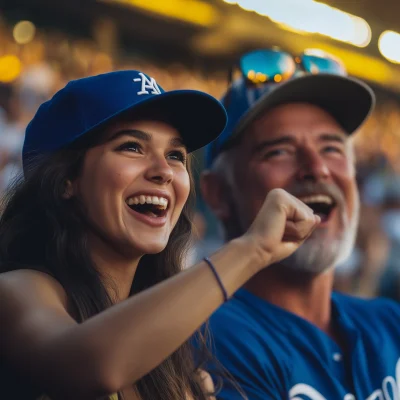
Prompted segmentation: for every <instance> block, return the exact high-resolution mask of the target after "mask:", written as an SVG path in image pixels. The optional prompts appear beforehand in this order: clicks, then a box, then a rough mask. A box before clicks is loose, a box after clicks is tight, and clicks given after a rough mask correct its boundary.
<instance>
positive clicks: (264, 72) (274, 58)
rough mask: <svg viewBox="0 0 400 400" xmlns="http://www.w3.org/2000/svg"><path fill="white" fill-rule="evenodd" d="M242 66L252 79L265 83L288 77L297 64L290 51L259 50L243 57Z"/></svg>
mask: <svg viewBox="0 0 400 400" xmlns="http://www.w3.org/2000/svg"><path fill="white" fill-rule="evenodd" d="M240 68H241V70H242V73H243V75H244V76H245V77H247V79H249V80H250V81H252V82H254V83H263V82H267V81H275V82H280V81H281V80H284V79H287V78H288V77H290V76H292V75H293V73H294V71H295V69H296V66H295V63H294V61H293V58H292V57H291V56H290V55H289V54H288V53H285V52H283V51H279V50H257V51H253V52H251V53H247V54H245V55H244V56H243V57H242V58H241V60H240Z"/></svg>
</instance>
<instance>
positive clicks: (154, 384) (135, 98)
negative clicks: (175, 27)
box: [0, 71, 318, 400]
mask: <svg viewBox="0 0 400 400" xmlns="http://www.w3.org/2000/svg"><path fill="white" fill-rule="evenodd" d="M225 123H226V114H225V111H224V109H223V108H222V106H221V105H220V103H219V102H218V101H216V100H215V99H213V98H212V97H210V96H208V95H206V94H204V93H201V92H195V91H174V92H164V91H163V90H162V89H161V88H160V87H159V86H158V85H157V83H156V82H155V81H154V79H152V78H150V77H148V76H146V75H145V74H143V73H141V72H138V71H120V72H114V73H109V74H103V75H99V76H96V77H90V78H85V79H81V80H77V81H73V82H70V83H69V84H68V85H67V86H66V87H65V88H64V89H62V90H61V91H60V92H58V93H57V94H56V95H55V96H54V97H53V98H52V99H51V100H50V101H48V102H46V103H44V104H43V105H42V106H41V107H40V108H39V110H38V112H37V113H36V115H35V117H34V118H33V120H32V121H31V123H30V124H29V125H28V127H27V130H26V136H25V143H24V148H23V166H24V178H25V179H24V180H23V181H22V182H21V183H20V184H18V185H17V186H16V188H15V189H14V191H12V192H11V193H10V195H9V196H8V199H7V200H6V202H5V205H4V212H3V215H2V218H1V221H0V263H1V264H0V265H1V271H3V272H5V273H3V274H1V275H0V304H1V307H0V360H1V361H0V363H1V364H0V382H1V391H2V392H1V393H2V397H4V398H12V399H13V400H15V399H24V400H27V399H35V398H37V397H38V396H40V395H42V394H46V395H47V396H49V397H50V398H52V399H74V400H77V399H85V400H87V399H97V398H106V397H107V396H113V398H116V395H115V393H118V396H119V397H120V398H123V399H148V400H155V399H163V400H177V399H196V400H197V399H206V398H210V397H209V396H210V394H209V393H208V392H209V388H207V387H206V386H207V385H205V381H204V380H203V376H204V374H202V373H201V371H199V369H198V365H195V363H194V361H193V357H192V352H191V349H190V346H189V343H188V339H189V338H190V337H191V336H192V335H193V333H194V332H195V331H196V330H197V329H198V328H199V326H200V325H201V324H202V323H203V322H204V321H206V319H207V318H208V317H209V316H210V315H211V313H212V312H213V311H215V309H216V308H217V307H218V306H219V305H221V303H222V301H223V300H224V299H225V300H226V299H227V298H228V296H230V295H231V294H232V293H233V292H234V291H235V290H237V289H238V288H239V287H240V286H241V285H243V284H244V283H245V282H246V280H248V279H249V278H250V277H251V276H252V275H254V274H255V273H257V272H258V271H259V270H261V269H262V268H264V267H265V266H268V265H269V264H271V263H273V262H276V261H277V260H280V259H281V258H284V257H286V256H288V255H289V254H290V253H292V252H293V251H294V250H295V249H296V248H297V247H298V246H299V245H300V244H301V243H302V241H303V240H304V239H305V238H306V237H307V236H308V235H309V234H310V233H311V231H312V230H313V228H314V227H315V225H316V224H317V223H318V217H315V216H314V215H313V213H312V211H311V210H310V209H309V208H308V207H307V206H305V205H304V204H303V203H301V202H300V201H298V200H297V199H295V198H293V197H291V196H290V195H289V194H287V193H285V192H283V191H281V190H278V191H274V192H271V193H270V194H269V195H268V197H267V199H266V201H265V204H264V206H263V208H262V210H261V211H260V215H259V216H258V217H257V219H256V220H255V221H254V223H253V226H252V227H251V229H250V230H249V232H248V233H247V234H246V235H244V236H242V237H240V238H238V239H235V240H233V241H232V242H230V243H229V244H227V245H226V246H225V247H224V248H222V249H221V250H220V251H219V252H217V253H216V254H214V255H213V256H212V257H210V259H207V260H205V261H203V262H201V263H199V264H198V265H196V266H194V267H191V268H189V269H188V270H186V271H184V272H182V273H179V274H177V272H179V271H180V268H181V261H182V258H183V256H184V249H185V247H186V246H187V244H188V240H189V236H190V226H191V224H190V209H191V205H190V204H191V199H192V193H191V190H192V184H191V177H190V172H189V171H190V168H189V164H190V154H188V153H190V152H191V151H193V150H195V149H197V148H199V147H201V146H204V145H205V144H207V143H208V142H210V141H211V140H213V139H215V138H216V137H217V136H218V134H219V133H220V132H221V131H222V130H223V128H224V126H225ZM172 276H173V277H172ZM161 281H164V282H162V283H159V282H161ZM157 283H158V284H157ZM139 292H140V293H139ZM21 382H22V384H21ZM113 393H114V395H113Z"/></svg>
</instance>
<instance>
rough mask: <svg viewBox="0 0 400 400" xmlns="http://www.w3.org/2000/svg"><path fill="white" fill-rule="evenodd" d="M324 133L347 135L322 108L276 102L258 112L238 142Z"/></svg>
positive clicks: (313, 135)
mask: <svg viewBox="0 0 400 400" xmlns="http://www.w3.org/2000/svg"><path fill="white" fill-rule="evenodd" d="M327 133H329V134H336V135H341V136H343V138H344V139H346V138H347V137H348V135H347V134H346V132H345V131H344V129H343V128H342V127H341V126H340V124H339V123H338V122H337V121H336V120H335V118H334V117H333V116H332V115H330V114H329V113H328V112H326V111H325V110H323V109H322V108H320V107H317V106H314V105H311V104H307V103H293V104H285V105H280V106H278V107H275V108H274V109H272V110H269V111H267V112H265V113H264V114H262V115H261V116H260V117H259V118H258V119H257V120H255V121H254V122H253V123H252V124H251V125H250V126H249V127H248V129H247V130H246V131H245V132H243V137H242V142H243V141H246V142H254V141H260V140H267V139H276V138H279V137H282V136H293V138H296V137H298V136H301V135H307V136H309V137H313V138H319V137H320V136H321V135H323V134H327Z"/></svg>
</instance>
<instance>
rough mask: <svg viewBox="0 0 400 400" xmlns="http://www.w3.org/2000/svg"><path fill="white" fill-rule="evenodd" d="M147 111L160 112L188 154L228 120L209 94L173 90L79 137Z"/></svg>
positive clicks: (101, 122) (205, 143)
mask: <svg viewBox="0 0 400 400" xmlns="http://www.w3.org/2000/svg"><path fill="white" fill-rule="evenodd" d="M149 109H154V111H155V115H156V114H157V112H158V111H160V113H161V115H162V116H163V119H165V120H166V122H168V123H170V124H171V125H172V126H174V127H175V128H176V129H177V130H178V132H179V133H180V135H181V136H182V139H183V142H184V144H185V146H186V147H187V150H188V152H189V153H190V152H192V151H195V150H198V149H200V148H201V147H204V146H206V145H207V144H208V143H210V142H212V141H213V140H214V139H216V138H217V137H218V136H219V135H220V134H221V133H222V131H223V130H224V129H225V126H226V124H227V120H228V117H227V114H226V110H225V108H224V106H223V105H222V104H221V103H220V102H219V101H218V100H217V99H215V98H214V97H212V96H210V95H209V94H207V93H204V92H201V91H197V90H173V91H169V92H164V93H161V94H158V95H155V96H152V97H150V98H146V99H144V100H143V101H141V102H137V101H136V102H135V103H134V104H132V105H128V106H127V107H125V108H124V109H121V110H119V111H118V112H117V113H115V114H113V115H110V116H108V117H107V118H105V119H104V120H102V121H100V122H98V123H97V124H96V125H95V126H92V127H90V128H88V129H87V130H86V131H85V132H82V133H81V135H80V137H82V136H84V135H86V134H87V133H89V132H90V131H93V130H94V129H96V128H99V127H100V126H102V125H103V124H105V123H107V122H109V121H111V120H113V119H114V118H118V116H120V115H122V114H124V113H127V112H132V115H133V116H135V117H136V116H138V117H140V112H141V111H143V110H146V111H148V110H149ZM146 115H148V114H147V113H146ZM75 139H77V138H75Z"/></svg>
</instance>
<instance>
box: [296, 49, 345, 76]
mask: <svg viewBox="0 0 400 400" xmlns="http://www.w3.org/2000/svg"><path fill="white" fill-rule="evenodd" d="M302 62H303V67H304V69H305V70H306V71H307V72H309V73H311V74H334V75H347V73H346V69H345V68H344V66H343V65H342V64H341V63H340V62H338V61H336V60H335V59H333V58H330V57H319V56H315V55H307V54H305V55H304V56H303V57H302Z"/></svg>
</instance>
